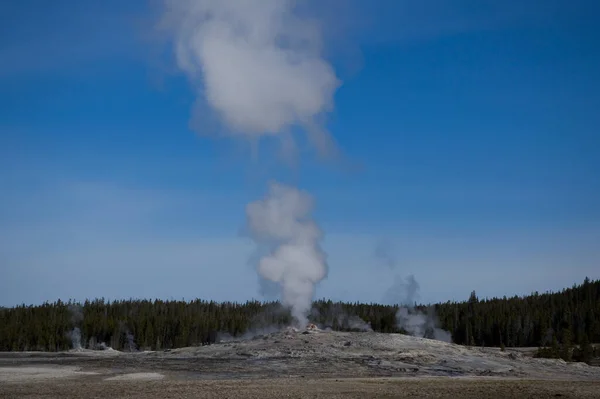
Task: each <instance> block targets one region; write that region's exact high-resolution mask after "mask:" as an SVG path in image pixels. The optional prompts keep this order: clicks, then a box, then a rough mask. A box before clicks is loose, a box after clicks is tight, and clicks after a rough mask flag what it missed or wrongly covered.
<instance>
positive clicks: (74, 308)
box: [67, 303, 83, 350]
mask: <svg viewBox="0 0 600 399" xmlns="http://www.w3.org/2000/svg"><path fill="white" fill-rule="evenodd" d="M67 309H68V310H69V313H71V323H72V324H73V325H75V327H74V328H73V330H71V331H70V332H69V333H68V334H67V336H68V337H69V339H70V340H71V346H72V347H73V349H75V350H81V349H82V346H81V330H80V329H79V327H77V325H79V324H80V323H81V322H82V321H83V310H82V308H81V305H79V304H75V303H69V305H68V306H67Z"/></svg>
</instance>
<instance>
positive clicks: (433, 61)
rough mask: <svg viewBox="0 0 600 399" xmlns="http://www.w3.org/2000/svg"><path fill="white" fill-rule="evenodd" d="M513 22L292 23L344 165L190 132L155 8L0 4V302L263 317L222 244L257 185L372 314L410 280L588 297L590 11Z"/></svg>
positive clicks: (345, 19)
mask: <svg viewBox="0 0 600 399" xmlns="http://www.w3.org/2000/svg"><path fill="white" fill-rule="evenodd" d="M526 3H527V4H523V2H519V1H512V0H510V1H505V2H502V4H501V5H500V4H498V2H491V1H479V2H475V1H443V0H429V1H425V2H419V5H414V4H412V3H409V2H405V1H388V0H381V1H374V2H367V1H358V0H357V1H354V2H348V3H347V4H348V5H347V6H345V7H343V8H341V6H340V2H339V1H335V0H331V1H330V2H328V3H326V4H325V5H322V6H321V8H320V9H315V8H314V7H315V4H316V3H315V4H309V11H311V12H314V13H316V14H318V15H320V16H321V17H322V18H323V20H324V21H326V22H327V24H325V26H326V29H325V39H326V40H325V55H326V57H327V60H328V61H329V62H331V64H332V65H333V66H334V68H335V70H336V72H337V73H338V76H339V77H340V79H341V80H342V85H341V86H340V88H339V89H338V90H337V91H336V93H335V108H334V110H333V112H331V113H330V114H329V115H327V124H326V127H327V129H328V130H329V132H330V133H331V134H332V136H333V137H334V138H335V140H336V141H337V142H338V144H339V147H340V148H341V150H342V151H343V154H344V157H345V158H346V159H347V160H349V161H350V163H351V164H352V165H359V166H360V167H359V168H344V167H340V165H336V164H335V163H331V162H320V161H317V160H314V159H313V158H314V157H313V156H311V154H310V153H303V155H304V156H303V157H302V159H301V162H300V164H299V165H298V166H296V167H288V166H286V165H285V164H281V163H279V162H278V161H277V159H276V156H275V155H274V153H273V152H272V151H271V149H270V148H269V144H268V143H266V144H265V145H264V146H263V147H261V149H260V156H259V158H258V160H256V161H253V160H252V158H251V157H250V152H249V148H248V146H247V145H245V144H244V143H241V142H239V141H232V140H226V139H215V138H212V137H209V136H208V135H210V133H211V129H215V128H216V127H215V126H214V124H212V123H208V122H206V123H205V124H203V120H200V123H199V124H198V123H196V124H195V125H194V127H196V128H197V130H200V134H199V132H197V131H193V130H192V129H191V128H190V120H191V118H192V107H193V104H194V101H195V96H196V93H195V92H194V90H193V88H192V86H191V85H190V84H189V81H188V79H187V78H186V77H185V76H184V75H183V74H181V73H180V72H178V70H177V68H176V67H175V66H174V62H173V56H172V49H171V48H169V45H168V44H165V40H164V38H163V37H162V36H161V33H160V32H157V31H156V30H154V29H153V24H154V23H155V21H156V14H157V4H156V2H153V3H146V2H144V1H131V2H127V3H125V2H116V1H109V2H92V1H81V2H76V3H74V2H70V1H57V2H53V3H52V4H50V3H48V2H43V1H34V0H28V1H19V2H11V3H10V4H9V3H6V4H3V5H1V6H0V59H1V62H0V305H6V306H8V305H14V304H17V303H23V302H24V303H41V302H43V301H45V300H50V301H52V300H55V299H57V298H62V299H69V298H75V299H80V300H83V299H85V298H91V297H106V298H128V297H147V298H153V297H161V298H178V299H179V298H187V299H191V298H195V297H201V298H206V299H216V300H237V301H241V300H245V299H250V298H260V296H259V293H258V283H257V277H256V273H255V271H254V270H253V267H252V265H250V264H249V263H248V259H249V257H251V255H252V253H253V248H254V247H253V244H252V243H251V242H249V241H247V240H246V239H244V238H242V237H241V236H240V234H239V231H240V228H241V226H242V225H243V223H244V207H245V205H246V204H247V203H248V202H251V201H254V200H255V199H257V198H259V197H261V196H262V195H263V193H264V192H265V190H266V184H267V182H268V181H269V179H271V178H277V179H279V180H282V181H285V182H288V183H293V184H297V185H298V186H299V187H301V188H303V189H306V190H307V191H309V192H310V193H311V194H312V195H313V196H314V197H315V201H316V211H315V218H316V220H317V221H318V223H319V224H320V225H321V227H322V229H323V230H324V232H325V242H324V249H325V250H326V252H327V254H328V263H329V275H328V278H327V279H326V280H325V281H323V282H322V283H321V284H320V285H319V287H318V290H317V296H318V297H331V298H333V299H341V300H349V301H373V302H378V301H381V300H382V298H383V296H384V293H385V291H386V290H387V289H388V288H389V285H390V283H391V281H393V279H394V276H396V275H400V276H406V275H408V274H411V273H413V274H414V275H415V277H416V279H417V280H418V281H419V283H420V286H421V292H420V300H422V301H425V302H430V301H444V300H447V299H457V300H460V299H466V298H468V295H469V293H470V291H471V290H476V291H477V292H478V294H479V296H496V295H498V296H502V295H504V294H506V295H513V294H526V293H529V292H531V291H535V290H538V291H545V290H548V289H561V288H563V287H565V286H570V285H572V284H573V283H575V282H581V281H582V280H583V279H584V278H585V277H586V276H589V277H590V278H600V266H599V264H598V259H599V256H600V131H599V128H600V112H598V109H600V94H599V93H600V76H599V72H598V71H600V43H599V42H598V40H597V39H596V38H597V37H600V27H598V26H597V24H596V23H595V21H597V18H598V15H599V12H600V6H599V5H598V3H597V2H594V1H583V0H577V1H569V2H565V1H530V2H526ZM411 4H412V5H411ZM415 4H416V3H415ZM332 16H335V17H336V18H332ZM382 240H385V241H386V242H390V243H392V244H391V248H392V250H391V251H392V252H393V254H394V257H395V259H396V261H397V266H396V268H395V269H394V270H390V269H389V268H386V267H382V265H381V264H380V263H381V262H379V261H378V260H377V259H376V257H375V256H374V255H373V252H374V250H375V248H376V246H377V244H378V243H379V242H381V241H382Z"/></svg>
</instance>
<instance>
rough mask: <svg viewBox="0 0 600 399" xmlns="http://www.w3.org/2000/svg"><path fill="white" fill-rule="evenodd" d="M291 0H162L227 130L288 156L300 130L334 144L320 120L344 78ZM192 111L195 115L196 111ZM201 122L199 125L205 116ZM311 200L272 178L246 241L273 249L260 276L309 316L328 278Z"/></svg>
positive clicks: (185, 60) (192, 71)
mask: <svg viewBox="0 0 600 399" xmlns="http://www.w3.org/2000/svg"><path fill="white" fill-rule="evenodd" d="M296 3H297V2H296V1H294V0H239V1H233V0H164V5H165V14H164V19H163V21H162V22H163V26H165V27H167V28H168V29H171V30H172V31H173V33H174V49H175V57H176V61H177V65H178V67H179V68H180V69H181V70H182V71H183V72H184V73H185V74H186V75H187V77H188V78H189V80H190V81H191V82H192V84H193V85H194V87H195V89H196V90H197V93H198V104H197V106H196V109H197V111H198V109H202V108H203V107H206V108H207V109H208V110H210V111H211V115H215V116H216V117H217V119H218V120H219V121H220V122H221V125H222V126H224V127H225V128H226V129H225V132H226V133H227V135H229V136H231V137H237V138H242V139H246V140H250V141H251V142H256V141H258V140H259V139H261V138H264V137H276V138H277V139H279V140H280V141H281V145H282V149H283V150H284V155H286V156H289V155H293V153H294V152H295V147H296V146H295V141H294V138H293V137H292V134H293V133H294V132H295V131H296V130H295V128H299V129H300V130H301V131H303V132H305V133H306V135H307V139H308V141H309V142H310V143H311V144H312V146H314V147H316V149H317V151H318V152H319V153H320V154H321V155H331V153H332V152H334V151H335V145H334V144H333V140H332V139H331V137H330V136H329V134H328V133H327V132H326V130H325V129H323V127H322V126H321V124H322V123H321V119H322V115H323V114H324V113H326V112H328V111H330V110H331V109H332V108H333V97H334V93H335V91H336V90H337V88H338V87H339V86H340V84H341V82H340V81H339V79H338V78H337V76H336V74H335V71H334V70H333V68H332V66H331V65H330V64H329V63H328V62H327V61H326V60H325V59H324V58H323V57H322V55H321V53H322V32H321V30H320V27H319V25H318V24H317V22H316V21H315V20H312V19H309V18H307V17H306V16H305V15H304V16H303V15H301V14H300V13H299V12H298V11H299V10H298V8H297V7H296ZM198 117H199V116H198V115H196V118H198ZM203 122H206V120H204V121H203ZM311 208H312V199H311V197H310V196H309V195H308V194H306V193H304V192H301V191H299V190H297V189H295V188H293V187H288V186H285V185H282V184H278V183H272V184H271V185H270V187H269V194H268V196H267V198H265V199H264V200H261V201H256V202H254V203H251V204H250V205H248V206H247V209H246V215H247V225H248V227H249V229H248V230H249V231H250V233H251V236H252V238H253V239H254V240H255V241H256V242H257V243H258V244H259V245H264V244H267V245H269V247H270V248H271V249H272V251H271V253H270V254H269V255H267V256H264V257H262V258H261V259H260V260H259V262H258V267H257V270H258V273H259V274H260V275H261V276H262V277H263V278H264V279H266V280H268V281H271V282H274V283H276V284H278V285H279V286H280V291H281V300H282V302H283V304H284V305H286V306H289V307H290V308H291V311H292V315H293V317H294V318H295V319H296V320H297V321H298V323H299V324H300V326H304V325H306V323H307V318H306V315H307V312H308V311H309V310H310V307H311V304H312V299H313V294H314V291H315V284H316V283H318V282H319V281H320V280H322V279H323V278H325V276H326V274H327V266H326V262H325V254H324V253H323V251H322V250H321V249H320V247H319V245H318V242H319V240H320V238H321V232H320V230H319V228H318V227H317V225H316V224H315V222H313V221H312V220H311V219H310V212H311Z"/></svg>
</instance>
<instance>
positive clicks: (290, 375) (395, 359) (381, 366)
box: [0, 331, 600, 399]
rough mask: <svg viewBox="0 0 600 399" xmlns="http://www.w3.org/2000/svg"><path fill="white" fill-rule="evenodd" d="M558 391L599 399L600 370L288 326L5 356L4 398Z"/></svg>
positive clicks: (0, 372)
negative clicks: (160, 346) (135, 347)
mask: <svg viewBox="0 0 600 399" xmlns="http://www.w3.org/2000/svg"><path fill="white" fill-rule="evenodd" d="M559 397H560V398H599V399H600V368H599V367H590V366H587V365H585V364H581V363H565V362H564V361H562V360H550V359H534V358H533V357H531V356H530V355H528V354H527V352H523V351H510V350H507V351H506V352H501V351H499V350H496V349H493V348H489V349H487V348H486V349H484V348H467V347H462V346H458V345H453V344H448V343H444V342H439V341H432V340H426V339H422V338H414V337H409V336H405V335H400V334H377V333H338V332H335V333H334V332H318V333H310V334H308V333H307V332H297V331H282V332H277V333H271V334H266V335H260V336H255V337H253V338H252V339H246V340H242V341H230V342H223V343H221V344H216V345H210V346H203V347H190V348H180V349H174V350H164V351H148V352H119V351H115V350H104V351H94V350H87V349H86V350H78V351H69V352H60V353H44V352H22V353H14V352H8V353H6V352H5V353H1V352H0V398H36V399H44V398H86V399H92V398H110V399H118V398H145V399H152V398H261V399H268V398H459V399H460V398H559Z"/></svg>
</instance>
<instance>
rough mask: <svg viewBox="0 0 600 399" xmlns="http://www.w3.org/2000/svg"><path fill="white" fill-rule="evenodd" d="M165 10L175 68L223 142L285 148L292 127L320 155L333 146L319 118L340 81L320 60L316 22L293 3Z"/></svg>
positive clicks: (185, 1)
mask: <svg viewBox="0 0 600 399" xmlns="http://www.w3.org/2000/svg"><path fill="white" fill-rule="evenodd" d="M164 4H165V8H166V13H165V18H164V19H163V23H164V26H166V27H168V28H170V29H173V31H174V35H175V40H174V47H175V55H176V60H177V65H178V66H179V68H180V69H181V70H182V71H184V72H185V73H186V75H187V76H188V77H189V79H190V81H191V82H192V83H193V84H194V85H195V88H196V90H197V92H198V98H199V99H201V100H203V102H205V103H206V104H205V105H207V106H208V107H209V108H210V109H212V110H213V111H214V112H215V113H216V115H217V117H218V119H219V120H220V121H221V122H222V123H223V124H224V125H225V126H226V127H228V132H227V133H228V134H229V135H230V136H235V137H242V138H246V139H258V138H261V137H263V136H278V137H279V138H282V139H284V142H282V143H283V145H284V146H285V147H286V148H288V149H289V148H290V147H293V144H290V143H291V141H290V140H292V139H291V136H290V135H289V133H290V128H291V127H293V126H299V127H301V128H302V129H303V130H304V131H305V132H307V133H308V139H309V140H310V142H311V143H312V144H313V145H314V146H316V148H317V149H318V150H319V152H321V153H323V154H326V153H328V152H331V150H332V148H333V144H332V140H331V138H330V136H329V135H328V134H327V132H326V131H325V130H324V129H321V128H319V123H318V118H319V116H320V115H321V114H323V113H324V112H327V111H330V110H331V109H332V108H333V97H334V93H335V91H336V90H337V88H338V87H339V86H340V84H341V82H340V81H339V79H338V78H337V77H336V74H335V71H334V70H333V68H332V66H331V65H330V64H329V63H328V62H327V61H326V60H325V59H324V58H322V56H321V49H322V34H321V31H320V28H319V26H318V24H317V23H316V21H314V20H311V19H308V18H307V17H303V16H300V15H299V14H298V13H297V12H296V11H297V7H296V1H294V0H243V1H233V0H165V1H164ZM201 105H202V104H201ZM292 142H293V141H292Z"/></svg>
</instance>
